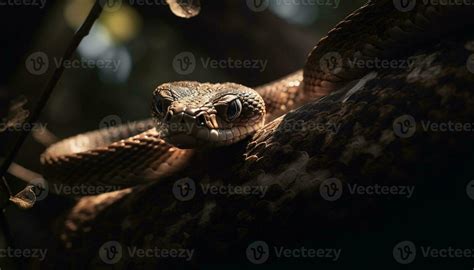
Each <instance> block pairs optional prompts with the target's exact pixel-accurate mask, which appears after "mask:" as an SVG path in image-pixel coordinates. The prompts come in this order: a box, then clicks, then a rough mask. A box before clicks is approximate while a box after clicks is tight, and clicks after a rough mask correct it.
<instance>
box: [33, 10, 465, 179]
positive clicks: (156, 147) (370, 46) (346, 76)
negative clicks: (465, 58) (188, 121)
mask: <svg viewBox="0 0 474 270" xmlns="http://www.w3.org/2000/svg"><path fill="white" fill-rule="evenodd" d="M374 11H377V12H374ZM471 11H472V10H471V8H470V7H469V8H465V7H464V8H463V7H441V6H431V5H425V4H423V3H418V4H417V5H416V7H415V8H414V9H413V10H412V11H410V12H401V11H397V10H395V7H394V5H393V3H392V1H371V2H369V3H368V4H366V5H365V6H364V7H362V8H360V9H359V10H357V11H355V12H354V13H353V14H351V15H350V16H348V17H347V18H346V19H345V20H344V21H343V22H341V23H340V24H338V25H337V26H336V27H335V28H334V29H333V30H332V31H331V32H329V34H328V36H327V37H326V38H324V39H322V40H321V41H320V42H319V43H318V45H317V46H316V47H315V48H314V49H313V50H312V52H311V53H310V55H309V57H308V59H307V63H306V65H305V67H304V69H303V71H298V72H296V73H295V74H292V75H289V76H287V77H285V78H283V79H280V80H277V81H275V82H273V83H270V84H268V85H265V86H262V87H258V88H257V89H256V92H257V93H259V94H260V96H261V97H262V98H263V100H264V101H265V105H263V104H262V103H261V101H258V102H257V101H252V102H255V104H259V105H258V106H262V108H260V109H258V108H256V110H263V111H261V112H260V113H262V114H265V110H266V115H265V116H264V118H265V119H266V120H267V123H268V122H270V121H271V120H273V119H275V118H276V117H277V116H280V115H283V114H285V113H287V112H288V111H289V110H291V109H294V108H296V107H297V106H300V105H301V104H304V103H307V102H309V101H310V100H314V99H318V98H320V97H322V96H326V95H328V94H329V93H331V92H332V91H334V90H335V89H338V88H341V87H342V86H344V85H346V84H348V82H350V81H352V80H355V79H358V78H361V77H362V76H363V75H364V74H367V72H368V71H369V70H370V68H367V67H358V66H349V65H350V61H348V60H349V59H359V60H365V61H367V60H371V59H378V58H382V59H393V58H396V57H397V56H400V55H403V53H406V52H407V51H409V50H410V49H411V48H412V47H414V46H415V45H416V44H419V43H422V42H427V40H430V39H433V38H436V35H435V33H436V34H437V35H441V34H442V33H445V32H447V31H450V30H452V29H455V28H457V27H459V26H460V25H461V24H462V23H466V15H467V14H470V12H471ZM380 14H385V15H384V16H383V19H381V18H380ZM363 25H376V27H366V28H364V29H361V27H362V26H363ZM354 33H357V38H356V39H353V38H351V37H352V35H354ZM348 40H351V41H350V42H348ZM302 74H303V75H302ZM180 84H185V85H186V84H187V86H186V87H188V88H189V89H190V90H191V91H190V93H191V94H189V93H188V94H186V95H188V96H189V95H191V98H188V100H191V101H193V102H194V103H192V104H189V101H186V100H184V101H183V98H186V97H187V96H186V95H183V98H181V100H176V101H175V105H176V106H178V105H179V106H181V107H183V106H184V107H186V106H187V109H188V110H190V108H195V109H196V108H199V107H200V106H202V105H203V104H204V103H205V102H207V100H206V98H207V96H206V95H205V93H206V91H207V90H209V89H211V90H210V91H211V92H214V91H216V92H218V91H227V92H228V91H229V89H232V88H235V89H236V90H235V91H237V92H239V91H240V92H242V91H249V92H251V91H252V90H250V89H249V90H243V89H247V88H246V87H244V86H241V85H232V84H229V85H232V86H229V85H227V86H226V85H225V84H224V85H221V86H219V84H218V85H217V86H216V85H212V84H199V83H186V82H184V83H172V84H168V86H167V87H168V88H180V87H181V86H180ZM160 87H163V86H160ZM216 87H217V88H219V89H218V90H215V88H216ZM179 91H181V92H182V89H178V92H179ZM255 96H257V95H255ZM196 100H197V101H198V102H197V103H196V102H195V101H196ZM247 100H251V99H247ZM186 102H188V103H186ZM203 102H204V103H203ZM173 106H174V105H173ZM255 106H257V105H255ZM263 106H265V108H263ZM252 109H254V108H252ZM209 115H211V116H214V118H215V115H217V114H209ZM240 118H243V119H240V121H242V122H243V123H240V126H241V128H240V130H239V124H238V123H237V124H236V123H231V124H233V125H234V126H237V128H233V129H234V130H232V131H230V129H231V128H229V129H227V127H224V128H223V127H222V125H224V124H223V123H220V125H219V128H220V129H218V131H219V132H221V131H222V132H221V133H224V134H219V136H220V137H219V138H217V139H216V140H218V141H221V140H225V137H226V134H225V133H226V131H227V133H228V134H227V139H228V142H227V143H225V144H229V143H233V142H237V141H240V140H242V139H244V138H245V137H248V136H250V135H251V134H252V133H254V132H255V131H257V130H258V129H260V128H261V127H262V126H261V125H260V124H259V125H257V126H255V125H253V124H252V125H250V123H245V121H248V122H251V121H250V120H249V119H248V118H244V117H240ZM209 119H210V118H209ZM219 119H220V118H219V117H218V120H219ZM159 120H162V119H159ZM238 120H239V119H238ZM193 121H194V118H193ZM221 122H225V121H221ZM155 125H156V123H155V121H153V120H147V121H144V122H142V123H141V124H137V123H132V124H127V125H125V126H121V127H114V128H110V129H106V130H100V131H93V132H89V133H86V134H81V135H78V136H75V137H72V138H69V139H66V140H64V141H61V142H59V143H57V144H55V145H52V146H51V147H50V148H49V149H47V150H46V152H45V153H44V154H43V155H42V157H41V161H42V163H43V164H44V165H45V169H44V174H45V176H46V179H49V180H52V181H55V182H62V183H64V182H68V183H95V184H98V183H99V184H119V185H123V186H130V185H135V184H139V183H143V182H146V181H148V180H150V179H158V178H160V177H163V176H167V175H171V174H173V173H175V172H177V171H180V170H182V169H183V168H184V167H185V166H186V165H187V164H188V163H189V162H190V160H191V157H192V155H193V151H192V150H188V149H181V148H182V147H181V148H180V145H179V140H176V139H175V140H174V141H173V140H163V136H162V134H160V132H161V131H160V127H157V128H156V129H155V128H154V127H155ZM216 125H217V122H216ZM209 127H212V125H211V126H209V124H208V126H206V127H205V128H206V129H207V128H209ZM246 127H250V128H249V130H246ZM149 128H151V129H149ZM147 129H149V130H147ZM145 130H147V131H145ZM242 130H244V131H242ZM143 131H144V132H143ZM201 131H202V130H201ZM141 132H143V133H141ZM204 133H206V132H204ZM216 133H217V132H216ZM211 135H212V133H211ZM221 135H222V136H223V137H224V139H221V137H222V136H221ZM205 136H206V139H208V140H210V137H209V135H205ZM216 136H217V135H216ZM195 137H196V135H195V134H194V135H193V138H195ZM189 138H191V137H188V139H189ZM231 139H232V140H231ZM170 143H171V144H170ZM175 146H178V147H175ZM186 148H189V147H186Z"/></svg>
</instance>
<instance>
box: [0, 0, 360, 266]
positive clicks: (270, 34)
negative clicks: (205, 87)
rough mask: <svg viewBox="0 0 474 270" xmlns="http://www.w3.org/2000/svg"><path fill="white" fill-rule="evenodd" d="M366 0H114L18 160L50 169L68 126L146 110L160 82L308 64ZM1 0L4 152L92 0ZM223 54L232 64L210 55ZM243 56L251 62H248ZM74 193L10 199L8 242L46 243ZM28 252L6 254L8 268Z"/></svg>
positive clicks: (255, 74)
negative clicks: (172, 1)
mask: <svg viewBox="0 0 474 270" xmlns="http://www.w3.org/2000/svg"><path fill="white" fill-rule="evenodd" d="M318 2H321V3H324V4H317V3H318ZM364 2H365V1H363V0H357V1H344V2H339V1H338V0H333V1H331V0H330V1H286V0H270V1H267V2H266V1H258V0H255V1H243V0H227V1H224V0H220V1H204V0H203V1H201V11H200V14H199V15H198V16H196V17H194V18H191V19H183V18H179V17H177V16H175V15H173V13H172V12H171V11H170V9H169V7H168V6H167V5H166V1H165V0H148V1H139V0H123V1H122V2H120V1H117V0H116V1H115V4H114V5H112V6H109V7H107V8H105V9H104V11H103V12H102V15H101V16H100V18H99V20H98V21H96V23H95V24H94V26H93V28H92V30H91V32H90V34H89V36H87V37H86V38H85V39H84V40H83V41H82V42H81V44H80V46H79V48H78V50H77V51H76V53H75V54H74V56H73V60H74V61H73V62H72V63H69V64H67V63H64V64H65V66H66V69H65V72H64V74H63V76H62V78H61V79H60V81H59V83H58V85H57V87H56V88H55V90H54V92H53V95H52V96H51V98H50V99H49V101H48V104H47V106H46V108H45V110H44V111H43V113H42V114H41V117H40V124H41V125H37V126H34V127H32V133H31V134H30V136H29V137H28V139H27V140H26V142H25V143H24V145H23V147H22V148H21V150H20V152H19V154H18V155H17V157H16V159H15V164H17V165H18V166H21V167H18V166H17V167H16V168H17V171H20V172H24V173H29V172H28V171H26V170H25V169H28V170H31V171H33V172H38V173H41V170H40V162H39V157H40V154H41V153H42V152H43V151H44V150H45V148H46V147H47V146H48V145H49V144H51V143H53V142H55V141H57V140H59V139H61V138H65V137H68V136H71V135H75V134H78V133H81V132H85V131H89V130H94V129H98V128H101V127H106V126H111V125H117V124H120V123H126V122H128V121H134V120H139V119H144V118H147V117H149V116H150V104H151V99H150V98H151V93H152V91H153V90H154V88H155V87H156V86H157V85H159V84H161V83H164V82H169V81H177V80H196V81H201V82H204V81H209V82H226V81H229V82H236V83H241V84H244V85H247V86H251V87H253V86H258V85H260V84H263V83H266V82H270V81H272V80H275V79H278V78H279V77H281V76H283V75H286V74H288V73H290V72H293V71H295V70H297V69H300V68H302V67H303V65H304V63H305V59H306V56H307V54H308V53H309V52H310V50H311V48H312V47H313V46H314V45H315V44H316V43H317V41H318V40H319V39H320V38H321V37H323V36H324V35H325V34H326V33H327V32H328V30H330V29H331V28H332V27H334V26H335V24H336V23H337V22H338V21H340V20H341V19H343V18H344V17H345V16H346V15H348V14H349V13H350V12H351V11H353V10H354V9H356V8H357V7H359V6H361V5H362V4H363V3H364ZM2 3H3V4H2V5H0V21H1V23H2V25H3V27H2V30H1V31H2V42H1V46H2V49H1V50H0V54H1V56H0V59H1V61H0V119H3V120H2V126H1V127H2V128H1V129H0V140H1V144H0V156H2V157H3V156H5V153H6V151H8V150H9V149H10V147H11V146H12V144H13V143H14V141H15V140H16V138H17V137H18V132H17V131H15V130H14V128H13V129H12V128H6V127H12V126H13V127H14V124H15V123H18V122H21V120H22V119H24V118H25V117H26V116H27V115H28V112H29V111H31V109H32V108H33V107H34V105H35V104H36V102H37V100H38V98H39V96H40V94H41V91H42V90H43V88H44V86H45V84H46V82H47V80H48V79H49V78H50V77H51V75H52V73H53V71H54V69H55V68H56V67H57V66H58V65H59V63H60V62H61V60H62V59H61V57H62V54H63V53H64V50H65V49H66V47H67V46H68V45H69V42H70V40H71V38H72V36H73V35H74V33H75V31H76V30H77V29H78V28H79V26H80V25H81V23H82V22H83V21H84V19H85V17H86V16H87V14H88V12H89V10H90V9H91V7H92V5H93V3H94V1H93V0H62V1H54V0H43V1H40V0H37V1H26V0H24V1H17V2H14V1H11V2H7V1H4V2H2ZM5 3H6V4H5ZM15 3H17V4H15ZM308 3H309V4H308ZM214 60H217V61H219V60H224V63H225V65H224V66H222V65H221V66H219V65H213V64H212V62H213V61H214ZM235 61H247V62H248V63H250V65H249V66H247V67H240V68H239V67H237V64H235V63H236V62H235ZM232 62H233V63H234V64H235V65H232V64H230V63H232ZM30 174H31V173H30ZM33 175H34V174H33ZM7 180H8V182H9V183H10V185H11V187H12V189H13V191H14V192H17V191H19V190H20V189H21V188H23V187H24V186H25V183H24V182H23V181H21V180H19V179H18V178H17V177H15V176H13V175H11V174H9V175H7ZM5 198H6V197H5V196H4V195H3V198H2V201H3V205H4V204H5ZM73 203H74V199H71V198H64V197H59V196H56V195H54V194H51V193H48V194H47V196H45V197H44V198H42V200H41V201H39V202H38V203H37V205H36V206H35V207H34V208H32V209H30V210H20V209H18V208H17V207H15V206H13V205H8V206H7V207H6V209H5V211H4V213H5V217H4V219H3V221H2V225H3V226H2V230H3V232H2V239H1V240H2V241H1V242H0V247H1V248H4V247H6V246H14V247H16V248H31V247H41V246H45V243H47V242H49V241H51V240H52V239H51V236H52V235H51V230H52V228H53V227H52V226H54V220H55V218H56V217H58V216H60V215H61V214H64V213H65V211H66V210H67V209H69V208H70V207H71V206H72V205H73ZM8 238H11V239H8ZM23 264H24V262H12V261H7V260H6V259H5V258H0V266H1V267H2V269H14V268H15V266H18V267H22V266H24V265H23Z"/></svg>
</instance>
